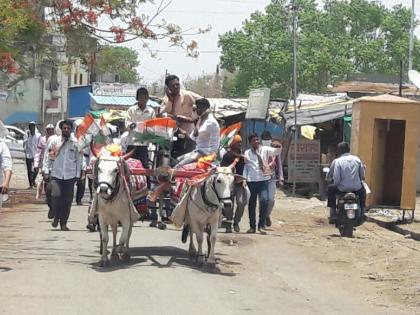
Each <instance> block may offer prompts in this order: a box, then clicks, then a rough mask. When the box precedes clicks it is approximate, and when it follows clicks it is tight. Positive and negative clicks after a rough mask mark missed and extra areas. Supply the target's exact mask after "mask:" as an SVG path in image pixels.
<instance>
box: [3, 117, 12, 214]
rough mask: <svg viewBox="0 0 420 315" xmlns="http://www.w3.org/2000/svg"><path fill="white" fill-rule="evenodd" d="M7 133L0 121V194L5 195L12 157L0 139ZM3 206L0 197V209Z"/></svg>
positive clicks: (9, 177)
mask: <svg viewBox="0 0 420 315" xmlns="http://www.w3.org/2000/svg"><path fill="white" fill-rule="evenodd" d="M7 133H8V131H7V129H6V128H5V127H4V125H3V122H1V121H0V138H1V139H0V183H1V190H0V193H1V194H2V195H3V194H7V193H8V191H9V184H10V179H11V177H12V167H13V161H12V156H11V155H10V151H9V148H8V147H7V145H6V143H5V142H4V140H3V139H2V138H3V137H4V136H6V134H7ZM2 204H3V196H0V209H1V207H2Z"/></svg>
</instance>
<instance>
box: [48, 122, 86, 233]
mask: <svg viewBox="0 0 420 315" xmlns="http://www.w3.org/2000/svg"><path fill="white" fill-rule="evenodd" d="M59 127H60V129H61V135H60V136H57V137H54V138H53V139H52V140H51V141H49V142H48V146H47V152H48V159H47V162H46V163H44V165H43V169H42V171H43V172H44V179H47V180H49V178H50V177H51V183H50V185H51V204H52V208H53V212H54V221H53V222H52V226H53V227H54V228H55V227H57V226H58V223H60V227H61V230H62V231H68V230H69V228H68V227H67V221H68V219H69V216H70V209H71V204H72V201H73V195H74V184H75V182H76V180H77V179H78V178H79V177H80V171H81V168H82V154H81V153H80V152H79V150H78V146H77V140H76V138H74V137H72V135H71V130H72V123H71V122H70V121H66V120H64V121H62V122H60V125H59Z"/></svg>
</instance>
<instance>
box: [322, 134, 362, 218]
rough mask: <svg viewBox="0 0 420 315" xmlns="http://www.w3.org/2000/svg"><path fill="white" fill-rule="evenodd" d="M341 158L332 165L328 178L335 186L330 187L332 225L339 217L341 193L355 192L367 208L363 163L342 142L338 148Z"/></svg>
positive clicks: (329, 201) (329, 202)
mask: <svg viewBox="0 0 420 315" xmlns="http://www.w3.org/2000/svg"><path fill="white" fill-rule="evenodd" d="M337 151H338V155H339V157H338V158H336V159H335V160H334V161H333V162H332V164H331V169H330V173H329V174H328V177H329V178H330V179H332V180H333V184H332V185H330V186H328V207H330V223H332V224H333V223H335V220H336V217H337V211H336V196H337V194H339V193H346V192H354V193H356V194H358V195H359V198H360V206H361V207H362V210H363V208H364V207H365V202H366V191H365V189H364V187H363V184H362V181H363V180H364V179H365V168H364V166H363V163H362V161H361V160H360V159H359V158H358V157H357V156H355V155H352V154H350V146H349V144H348V143H346V142H341V143H339V144H338V147H337Z"/></svg>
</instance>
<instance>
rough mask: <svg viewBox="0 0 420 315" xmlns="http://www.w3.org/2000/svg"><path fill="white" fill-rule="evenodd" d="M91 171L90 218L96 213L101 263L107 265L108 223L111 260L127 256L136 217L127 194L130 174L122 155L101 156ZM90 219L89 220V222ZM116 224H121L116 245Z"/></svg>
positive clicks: (136, 214) (128, 192) (126, 257)
mask: <svg viewBox="0 0 420 315" xmlns="http://www.w3.org/2000/svg"><path fill="white" fill-rule="evenodd" d="M93 171H94V180H95V187H96V192H95V195H94V200H93V204H92V210H91V212H90V214H89V218H90V220H93V219H94V216H95V214H96V213H97V214H98V217H99V226H100V233H101V254H102V256H101V261H100V264H101V266H106V265H108V263H109V260H108V251H107V247H108V241H109V236H108V226H109V225H110V226H111V229H112V235H113V245H112V252H111V259H113V260H117V259H119V254H120V255H121V258H124V259H129V258H130V256H129V254H128V248H129V241H130V236H131V231H132V227H133V222H135V221H137V220H138V218H139V215H138V213H137V212H136V210H135V208H134V205H133V202H132V200H131V197H130V191H129V189H128V186H127V183H126V181H125V176H126V175H128V174H129V169H128V166H127V164H126V162H125V159H124V158H120V157H112V156H101V157H99V159H98V160H97V162H96V164H95V167H94V169H93ZM91 222H92V221H91ZM118 223H121V225H122V232H121V236H120V241H119V245H118V246H117V244H116V238H117V228H118Z"/></svg>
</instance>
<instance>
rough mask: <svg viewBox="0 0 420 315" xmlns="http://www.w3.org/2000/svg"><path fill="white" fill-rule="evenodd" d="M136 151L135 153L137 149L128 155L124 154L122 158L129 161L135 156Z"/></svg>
mask: <svg viewBox="0 0 420 315" xmlns="http://www.w3.org/2000/svg"><path fill="white" fill-rule="evenodd" d="M134 151H135V149H133V150H131V151H130V152H128V153H126V154H124V155H123V156H122V157H121V158H122V159H123V160H128V159H129V158H131V157H132V156H133V154H134Z"/></svg>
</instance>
